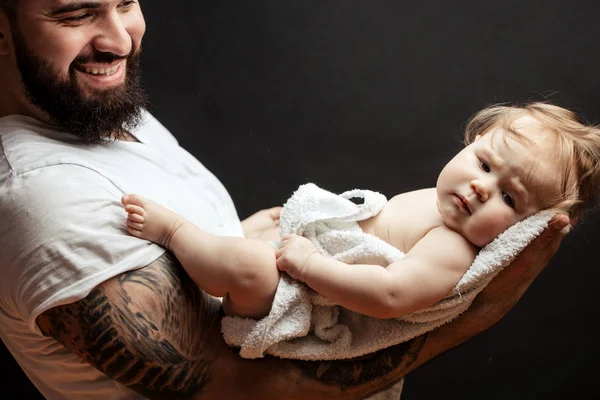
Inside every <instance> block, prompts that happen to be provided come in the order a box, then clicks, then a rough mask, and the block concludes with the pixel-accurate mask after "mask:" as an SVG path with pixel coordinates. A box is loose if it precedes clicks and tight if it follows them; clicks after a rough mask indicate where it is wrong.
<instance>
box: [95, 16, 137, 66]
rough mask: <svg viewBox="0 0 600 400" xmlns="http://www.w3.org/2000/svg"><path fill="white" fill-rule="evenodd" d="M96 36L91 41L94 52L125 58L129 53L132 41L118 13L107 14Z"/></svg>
mask: <svg viewBox="0 0 600 400" xmlns="http://www.w3.org/2000/svg"><path fill="white" fill-rule="evenodd" d="M98 30H99V32H98V35H97V36H96V37H95V38H94V40H93V45H94V48H95V49H96V50H98V51H99V52H102V53H113V54H116V55H118V56H122V57H125V56H127V55H128V54H129V53H130V52H131V47H132V39H131V35H130V34H129V32H128V31H127V26H126V25H125V24H124V21H123V20H122V19H121V15H120V14H119V13H118V12H116V11H115V12H112V13H110V14H108V15H107V16H106V17H105V18H104V20H103V21H102V22H101V23H100V24H99V25H98Z"/></svg>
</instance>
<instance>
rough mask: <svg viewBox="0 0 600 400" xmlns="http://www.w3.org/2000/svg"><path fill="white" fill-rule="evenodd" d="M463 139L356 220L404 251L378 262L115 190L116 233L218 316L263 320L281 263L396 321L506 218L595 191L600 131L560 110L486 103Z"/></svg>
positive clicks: (448, 280)
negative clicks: (215, 231)
mask: <svg viewBox="0 0 600 400" xmlns="http://www.w3.org/2000/svg"><path fill="white" fill-rule="evenodd" d="M465 142H466V147H465V148H464V149H463V150H462V151H460V152H459V153H458V154H457V155H456V156H455V157H454V158H453V159H452V160H450V161H449V162H448V163H447V164H446V166H445V167H444V168H443V169H442V171H441V172H440V174H439V177H438V179H437V184H436V187H435V188H428V189H422V190H417V191H412V192H408V193H402V194H399V195H397V196H395V197H393V198H392V199H391V200H390V201H389V202H388V203H387V204H386V205H385V207H384V208H383V209H382V211H381V212H379V213H378V214H377V215H375V216H374V217H371V218H369V219H367V220H364V221H360V222H359V226H360V228H361V229H362V230H363V231H364V232H365V233H368V234H371V235H373V236H376V237H378V238H380V239H382V240H384V241H385V242H387V243H389V244H391V245H392V246H394V247H396V248H398V249H399V250H400V251H402V252H403V253H405V254H406V255H405V257H404V258H402V259H401V260H400V261H396V262H394V263H392V264H390V265H389V266H387V268H381V267H380V266H378V265H367V264H365V265H356V264H354V265H347V264H344V263H342V262H340V261H337V260H334V259H331V258H328V257H325V256H323V255H321V254H320V253H319V252H318V251H317V249H316V247H315V246H314V245H313V244H312V242H311V241H309V240H308V239H305V238H303V237H300V236H296V235H286V236H284V237H283V238H282V241H281V244H280V246H279V249H275V248H273V247H272V246H271V245H270V244H268V243H267V242H266V241H264V240H257V239H242V238H236V237H221V236H215V235H212V234H210V233H207V232H204V231H202V230H200V229H199V228H198V227H196V226H195V225H193V224H192V223H190V222H189V221H186V220H185V219H184V218H183V217H181V216H179V215H178V214H176V213H174V212H172V211H170V210H168V209H166V208H164V207H162V206H160V205H158V204H155V203H153V202H151V201H149V200H147V199H144V198H142V197H140V196H136V195H125V196H123V198H122V203H123V205H124V206H125V210H126V211H127V213H128V217H127V230H128V231H129V233H130V234H132V235H134V236H137V237H140V238H143V239H147V240H150V241H153V242H156V243H158V244H160V245H162V246H164V247H165V248H167V249H169V250H171V251H172V252H173V253H174V254H175V256H176V257H177V258H178V260H179V261H180V262H181V264H182V265H183V267H184V268H185V269H186V271H187V273H188V274H189V275H190V277H191V278H192V279H193V280H194V281H195V282H196V283H197V284H198V285H199V286H200V287H202V288H203V289H204V290H205V291H206V292H208V293H209V294H211V295H213V296H216V297H223V307H224V310H225V312H226V313H227V315H230V316H240V317H250V318H255V319H259V318H262V317H264V316H266V315H267V314H268V313H269V311H270V308H271V303H272V301H273V298H274V296H275V291H276V289H277V284H278V281H279V273H280V271H283V272H286V273H287V274H289V275H290V276H291V277H292V278H294V279H296V280H299V281H302V282H305V283H306V284H307V285H308V286H310V287H311V288H312V289H313V290H315V291H316V292H318V293H320V294H321V295H323V296H325V297H327V298H328V299H329V300H331V301H332V302H333V303H335V304H339V305H341V306H343V307H345V308H347V309H349V310H351V311H354V312H358V313H361V314H365V315H368V316H371V317H375V318H397V317H400V316H402V315H406V314H409V313H411V312H414V311H416V310H420V309H423V308H426V307H429V306H432V305H434V304H435V303H437V302H438V301H440V300H442V299H443V298H444V297H446V296H447V295H448V293H449V292H450V291H451V290H452V288H454V286H455V285H456V284H457V282H458V281H459V280H460V278H461V277H462V276H463V275H464V273H465V272H466V271H467V269H468V268H469V267H470V266H471V264H472V263H473V260H474V259H475V256H476V255H477V253H478V251H479V250H480V249H481V248H482V247H483V246H485V245H486V244H488V243H489V242H491V241H492V240H493V239H494V238H496V237H497V236H498V235H499V234H500V233H502V232H503V231H504V230H506V229H507V228H508V227H510V226H511V225H513V224H515V223H516V222H518V221H521V220H523V219H524V218H526V217H528V216H530V215H532V214H535V213H536V212H538V211H540V210H543V209H548V208H552V209H556V210H557V211H559V212H564V213H567V214H568V215H569V217H570V218H571V220H572V221H576V220H577V218H579V217H581V214H582V212H583V210H585V209H588V208H589V207H590V206H591V205H592V204H593V203H594V202H595V201H596V199H597V198H598V196H599V192H600V188H599V183H600V175H599V174H600V169H599V165H600V129H598V128H596V127H594V126H587V125H584V124H582V123H580V122H579V120H578V118H577V116H576V115H575V114H574V113H573V112H571V111H569V110H566V109H563V108H560V107H558V106H554V105H550V104H545V103H532V104H528V105H525V106H494V107H489V108H486V109H484V110H482V111H480V112H479V113H477V114H476V115H475V116H474V117H473V118H472V119H471V120H470V122H469V124H468V125H467V128H466V133H465ZM263 217H264V216H263ZM251 218H252V217H251ZM254 218H255V219H260V215H258V216H256V217H254ZM267 218H270V217H267ZM276 220H277V218H276V217H275V218H273V219H272V221H275V222H276Z"/></svg>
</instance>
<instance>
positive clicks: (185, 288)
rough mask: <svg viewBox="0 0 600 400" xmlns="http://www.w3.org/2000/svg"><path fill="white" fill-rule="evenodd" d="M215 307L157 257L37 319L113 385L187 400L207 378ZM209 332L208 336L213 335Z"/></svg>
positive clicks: (178, 271) (169, 262)
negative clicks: (84, 296)
mask: <svg viewBox="0 0 600 400" xmlns="http://www.w3.org/2000/svg"><path fill="white" fill-rule="evenodd" d="M219 307H220V304H219V302H218V301H216V300H215V299H212V298H211V297H210V296H208V295H206V294H204V293H203V292H201V291H200V290H198V288H197V287H196V286H195V284H194V283H193V282H192V281H191V280H190V279H189V277H187V275H185V273H183V272H182V269H181V268H179V267H178V266H177V264H176V261H175V260H174V259H173V258H172V257H171V256H169V255H168V254H165V255H164V256H163V257H161V258H159V259H158V260H156V261H155V262H154V263H152V264H150V265H149V266H147V267H145V268H142V269H139V270H136V271H131V272H128V273H125V274H122V275H120V276H119V277H117V278H114V279H112V280H110V281H107V282H105V283H104V284H102V285H100V286H99V287H97V288H96V289H95V290H94V291H93V292H92V293H90V294H89V295H88V296H87V297H86V298H85V299H83V300H80V301H78V302H77V303H73V304H71V305H66V306H61V307H55V308H53V309H51V310H49V311H47V312H46V313H44V316H43V318H40V319H38V323H39V325H40V328H41V329H42V330H43V332H44V334H46V335H48V336H52V337H54V338H55V339H57V340H58V341H60V342H62V343H63V344H65V345H67V347H69V348H70V349H72V350H73V351H75V353H76V354H78V355H79V356H80V357H82V358H83V359H84V360H86V361H87V362H89V363H90V364H92V365H93V366H95V367H96V368H98V369H99V370H100V371H102V372H103V373H105V374H106V375H108V376H110V377H112V378H114V379H115V380H117V381H118V382H121V383H123V384H124V385H126V386H130V387H132V388H133V389H135V390H137V391H139V392H141V393H142V394H144V395H146V396H147V397H150V398H166V397H169V398H170V399H177V398H190V397H193V395H195V394H198V393H201V392H202V390H203V388H204V386H205V385H206V384H207V382H208V381H209V380H210V379H211V368H210V366H211V361H212V360H213V359H214V357H215V356H216V355H215V354H214V348H215V347H214V346H210V344H209V339H214V338H215V334H217V335H218V334H219V332H218V320H219V313H220V311H219ZM215 330H216V332H215Z"/></svg>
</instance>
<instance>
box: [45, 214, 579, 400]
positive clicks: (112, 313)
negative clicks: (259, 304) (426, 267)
mask: <svg viewBox="0 0 600 400" xmlns="http://www.w3.org/2000/svg"><path fill="white" fill-rule="evenodd" d="M566 222H568V219H567V220H566ZM566 222H565V220H563V221H562V222H561V223H559V224H558V225H557V228H562V226H564V224H565V223H566ZM560 239H561V236H560V235H559V234H558V232H557V230H555V229H548V230H546V232H544V234H542V237H540V238H538V239H537V240H536V241H534V243H533V244H532V245H531V246H529V248H528V249H526V250H525V251H524V252H523V253H522V255H521V256H520V257H519V258H518V259H517V260H515V262H514V263H513V265H511V266H510V267H507V269H506V270H505V271H503V272H502V273H501V274H499V275H498V277H496V278H495V279H494V280H493V281H492V283H491V284H490V285H488V288H486V289H485V290H484V291H483V292H482V293H481V294H480V295H479V296H478V297H477V298H476V300H475V303H474V304H473V306H471V308H470V309H469V310H468V311H467V312H465V313H464V314H463V315H461V316H460V317H459V318H457V319H456V320H454V321H453V322H451V323H450V324H447V325H444V326H442V327H441V328H438V329H436V330H434V331H432V332H430V333H429V334H427V335H424V336H421V337H418V338H416V339H414V340H412V341H410V342H407V343H402V344H400V345H397V346H394V347H390V348H388V349H385V350H382V351H379V352H377V353H374V354H371V355H368V356H365V357H361V358H358V359H354V360H348V361H333V362H302V361H291V360H281V359H275V358H273V357H265V359H261V360H244V359H241V358H240V357H239V356H238V355H237V349H232V348H229V347H227V346H226V345H225V344H224V342H223V339H222V337H221V334H220V318H221V316H222V315H221V311H220V304H219V302H218V301H216V300H215V299H212V298H211V297H210V296H208V295H206V294H204V293H203V292H201V291H200V290H199V289H198V288H197V286H196V285H194V283H193V282H192V281H191V279H189V277H187V275H185V273H184V272H183V270H182V269H181V268H180V266H179V265H178V263H177V262H176V260H175V259H174V258H173V257H172V256H169V255H165V256H163V257H161V258H160V259H158V260H157V261H155V262H154V263H152V264H150V265H149V266H147V267H145V268H142V269H139V270H136V271H131V272H128V273H125V274H122V275H120V276H118V277H115V278H113V279H111V280H109V281H107V282H105V283H103V284H102V285H100V286H98V287H97V288H96V289H95V290H94V291H92V292H91V293H90V295H88V297H86V298H85V299H83V300H80V301H78V302H76V303H73V304H70V305H65V306H59V307H55V308H53V309H51V310H48V311H46V312H45V313H44V314H43V315H41V316H40V317H39V318H38V325H39V326H40V328H41V329H42V332H44V334H46V335H49V336H52V337H54V338H55V339H56V340H58V341H59V342H60V343H62V344H63V345H65V346H66V347H67V348H68V349H70V350H71V351H73V352H74V353H76V354H78V355H79V356H81V357H82V358H83V359H84V360H86V361H87V362H89V363H90V364H91V365H93V366H94V367H96V368H98V369H99V370H100V371H102V372H103V373H105V374H106V375H108V376H110V377H112V378H114V379H115V380H117V381H119V382H121V383H123V384H125V385H126V386H129V387H131V388H132V389H134V390H136V391H138V392H140V393H142V394H144V395H145V396H146V397H148V398H151V399H162V398H169V399H177V398H192V399H261V400H262V399H264V400H268V399H289V400H295V399H297V400H300V399H311V400H313V399H321V398H323V399H325V398H327V399H362V398H365V397H368V396H370V395H372V394H374V393H376V392H378V391H381V390H382V389H385V388H386V387H389V386H391V385H393V384H394V383H395V382H397V381H398V380H399V379H400V378H402V377H403V376H405V375H406V374H407V373H409V372H410V371H412V370H413V369H415V368H416V367H418V366H419V365H422V364H423V363H425V362H427V361H428V360H430V359H432V358H433V357H435V356H437V355H438V354H440V353H442V352H443V351H445V350H447V349H449V348H451V347H454V346H456V345H458V344H460V343H462V342H464V341H465V340H467V339H469V338H471V337H472V336H474V335H476V334H478V333H479V332H481V331H483V330H485V329H487V328H489V327H490V326H491V325H493V324H494V323H495V322H497V321H498V320H499V319H500V318H501V317H502V316H503V315H504V314H505V313H506V312H508V310H510V308H511V307H512V306H514V304H516V302H517V301H518V299H519V298H520V297H521V296H522V294H523V293H524V292H525V290H526V289H527V287H528V286H529V285H530V284H531V282H532V281H533V279H534V278H535V276H536V275H537V274H538V273H539V272H540V271H541V270H542V269H543V267H544V266H545V265H546V264H547V263H548V261H549V260H550V258H551V257H552V255H553V254H554V252H555V251H556V249H557V248H558V245H559V243H560Z"/></svg>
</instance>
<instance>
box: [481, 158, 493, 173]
mask: <svg viewBox="0 0 600 400" xmlns="http://www.w3.org/2000/svg"><path fill="white" fill-rule="evenodd" d="M479 163H480V164H481V169H482V170H484V171H485V172H490V171H491V170H492V169H491V168H490V166H489V165H488V163H486V162H485V161H482V160H479Z"/></svg>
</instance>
